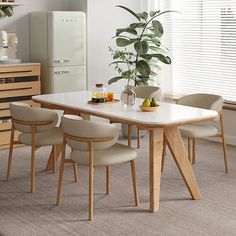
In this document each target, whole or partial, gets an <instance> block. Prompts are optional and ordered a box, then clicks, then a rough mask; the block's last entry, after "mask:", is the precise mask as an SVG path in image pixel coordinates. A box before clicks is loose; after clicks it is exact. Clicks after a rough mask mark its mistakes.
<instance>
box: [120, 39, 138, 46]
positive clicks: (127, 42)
mask: <svg viewBox="0 0 236 236" xmlns="http://www.w3.org/2000/svg"><path fill="white" fill-rule="evenodd" d="M132 43H134V41H133V40H130V39H124V38H117V39H116V45H117V46H118V47H126V46H128V45H130V44H132Z"/></svg>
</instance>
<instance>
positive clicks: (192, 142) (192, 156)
mask: <svg viewBox="0 0 236 236" xmlns="http://www.w3.org/2000/svg"><path fill="white" fill-rule="evenodd" d="M218 115H219V116H218V118H219V121H220V132H219V133H218V134H217V135H216V136H213V137H219V138H221V139H222V145H223V152H224V165H225V172H226V173H228V170H229V168H228V157H227V146H226V142H225V132H224V120H223V113H222V111H220V112H218ZM165 148H166V145H164V149H165ZM165 156H166V155H165V154H163V156H162V163H163V164H162V170H163V168H164V161H165ZM188 158H189V161H190V163H191V164H195V162H196V139H195V138H188Z"/></svg>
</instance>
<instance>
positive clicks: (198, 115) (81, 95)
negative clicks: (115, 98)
mask: <svg viewBox="0 0 236 236" xmlns="http://www.w3.org/2000/svg"><path fill="white" fill-rule="evenodd" d="M33 100H34V101H36V102H39V103H44V104H51V105H56V106H59V107H61V108H63V107H64V108H70V109H74V110H78V111H80V112H81V113H83V112H84V113H87V114H91V115H95V116H98V117H108V118H110V119H112V118H115V119H120V120H123V121H127V122H133V123H136V124H140V125H145V126H170V125H182V124H187V123H193V122H198V121H206V120H212V119H214V118H216V117H217V116H218V113H217V112H215V111H211V110H205V109H200V108H194V107H187V106H181V105H177V104H172V103H165V102H161V103H160V106H159V107H158V109H157V110H156V111H155V112H143V111H141V110H140V108H139V105H140V104H142V102H143V99H136V104H135V105H134V106H133V107H131V108H126V109H125V108H123V107H122V105H121V103H120V102H119V103H110V104H109V103H104V104H99V105H91V104H88V101H89V100H91V92H88V91H83V92H82V91H80V92H67V93H58V94H46V95H38V96H34V97H33Z"/></svg>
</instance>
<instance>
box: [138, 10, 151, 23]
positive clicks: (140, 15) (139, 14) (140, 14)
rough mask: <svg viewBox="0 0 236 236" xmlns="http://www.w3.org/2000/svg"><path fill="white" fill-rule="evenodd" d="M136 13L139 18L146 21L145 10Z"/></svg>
mask: <svg viewBox="0 0 236 236" xmlns="http://www.w3.org/2000/svg"><path fill="white" fill-rule="evenodd" d="M137 15H138V17H139V18H141V19H143V20H145V21H146V20H147V18H148V14H147V12H145V11H144V12H142V13H138V14H137Z"/></svg>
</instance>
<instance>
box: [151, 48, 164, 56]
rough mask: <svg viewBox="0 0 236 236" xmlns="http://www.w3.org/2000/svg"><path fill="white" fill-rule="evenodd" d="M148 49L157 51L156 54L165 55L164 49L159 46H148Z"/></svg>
mask: <svg viewBox="0 0 236 236" xmlns="http://www.w3.org/2000/svg"><path fill="white" fill-rule="evenodd" d="M150 49H151V50H153V51H155V52H157V53H158V54H162V55H163V56H167V53H166V51H165V50H164V49H162V48H160V47H155V46H150Z"/></svg>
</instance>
